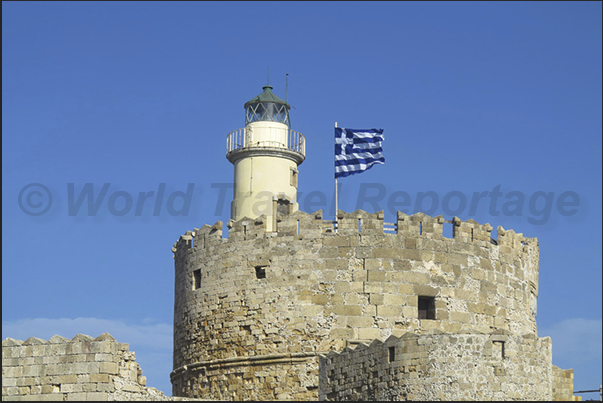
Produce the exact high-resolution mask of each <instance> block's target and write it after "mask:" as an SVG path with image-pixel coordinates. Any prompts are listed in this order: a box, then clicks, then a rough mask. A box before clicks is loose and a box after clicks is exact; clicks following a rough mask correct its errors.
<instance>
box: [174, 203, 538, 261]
mask: <svg viewBox="0 0 603 403" xmlns="http://www.w3.org/2000/svg"><path fill="white" fill-rule="evenodd" d="M445 224H451V225H452V238H446V237H444V236H443V226H444V225H445ZM227 227H228V229H229V234H228V237H227V238H222V233H223V231H222V228H223V223H222V221H217V222H216V223H215V224H214V225H212V226H209V225H204V226H203V227H201V229H197V228H195V229H194V231H187V232H186V234H185V235H182V236H180V238H179V240H178V241H177V242H176V243H175V244H174V248H173V250H172V251H173V252H174V253H176V250H185V249H187V248H191V247H192V244H193V242H192V240H193V239H198V240H201V242H199V243H195V246H200V247H206V246H207V245H208V242H214V243H215V242H222V241H223V240H224V239H226V240H228V241H229V242H236V241H241V240H246V239H251V238H262V237H284V236H297V237H298V238H299V239H302V238H316V237H319V236H336V235H338V236H349V235H360V236H366V235H383V234H387V235H398V236H403V237H416V238H423V239H452V240H453V241H454V242H456V243H459V242H460V243H465V244H474V245H477V246H482V247H489V246H490V245H494V246H500V247H501V248H499V249H500V251H501V252H502V253H507V252H510V251H511V250H515V251H517V252H522V253H530V252H531V253H537V249H538V239H537V238H528V237H524V236H523V234H522V233H516V232H515V231H514V230H505V229H504V228H503V227H502V226H499V227H497V229H496V235H497V239H494V238H492V235H491V233H492V229H493V228H492V226H491V225H490V224H488V223H486V224H479V223H478V222H476V221H475V220H473V219H469V220H467V221H463V220H461V219H460V218H458V217H453V219H452V220H446V219H444V217H443V216H441V215H440V216H437V217H430V216H428V215H426V214H424V213H422V212H418V213H415V214H413V215H407V214H405V213H403V212H401V211H398V212H397V219H396V222H395V223H387V222H384V214H383V211H379V212H376V213H368V212H366V211H363V210H356V211H354V212H351V213H346V212H344V211H342V210H339V211H338V213H337V232H335V229H334V225H333V221H331V220H324V219H323V211H322V210H318V211H315V212H313V213H306V212H303V211H296V212H294V213H293V214H280V213H279V215H278V217H277V230H276V232H271V231H270V229H269V228H267V219H266V216H265V215H262V216H260V217H258V218H255V219H252V218H248V217H244V218H241V219H240V220H237V221H234V220H229V221H228V223H227Z"/></svg>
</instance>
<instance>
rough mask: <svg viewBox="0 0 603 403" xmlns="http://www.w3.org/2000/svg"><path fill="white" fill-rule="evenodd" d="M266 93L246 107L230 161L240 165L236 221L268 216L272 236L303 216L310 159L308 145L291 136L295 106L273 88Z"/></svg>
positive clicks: (231, 140) (230, 145)
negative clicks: (300, 191)
mask: <svg viewBox="0 0 603 403" xmlns="http://www.w3.org/2000/svg"><path fill="white" fill-rule="evenodd" d="M262 89H263V92H262V93H261V94H259V95H258V96H256V97H254V98H252V99H251V100H249V101H247V102H246V103H245V105H244V108H245V127H244V128H242V129H238V130H234V131H232V132H230V133H228V136H227V139H226V148H227V152H226V158H227V159H228V160H229V161H230V162H231V163H232V164H233V165H234V189H233V200H232V202H231V206H230V217H231V219H233V220H235V221H237V220H240V219H241V218H244V217H247V218H250V219H257V218H258V217H260V216H265V220H266V231H267V232H271V231H276V230H277V228H276V223H277V217H278V215H279V214H291V213H293V212H294V211H297V210H298V204H297V183H298V169H297V167H298V166H299V165H300V164H301V163H302V162H303V161H304V159H305V158H306V156H305V154H306V152H305V148H306V142H305V141H306V140H305V137H304V136H303V135H302V134H301V133H299V132H296V131H294V130H291V122H290V119H289V110H290V109H291V106H290V105H289V104H288V103H287V102H286V101H283V100H282V99H281V98H279V97H278V96H276V95H275V94H274V93H273V92H272V89H273V87H272V86H270V85H269V84H267V85H265V86H264V87H263V88H262Z"/></svg>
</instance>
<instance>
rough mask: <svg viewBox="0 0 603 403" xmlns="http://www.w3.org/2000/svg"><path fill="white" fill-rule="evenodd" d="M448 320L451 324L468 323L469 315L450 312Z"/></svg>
mask: <svg viewBox="0 0 603 403" xmlns="http://www.w3.org/2000/svg"><path fill="white" fill-rule="evenodd" d="M450 320H451V321H452V322H462V323H470V321H471V314H469V313H468V312H455V311H452V312H450Z"/></svg>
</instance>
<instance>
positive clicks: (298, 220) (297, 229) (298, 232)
mask: <svg viewBox="0 0 603 403" xmlns="http://www.w3.org/2000/svg"><path fill="white" fill-rule="evenodd" d="M297 235H299V220H297Z"/></svg>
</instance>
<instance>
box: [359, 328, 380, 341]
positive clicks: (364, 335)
mask: <svg viewBox="0 0 603 403" xmlns="http://www.w3.org/2000/svg"><path fill="white" fill-rule="evenodd" d="M379 337H381V332H380V331H379V329H375V328H362V329H358V338H359V339H361V340H363V339H366V340H372V339H378V338H379Z"/></svg>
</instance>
